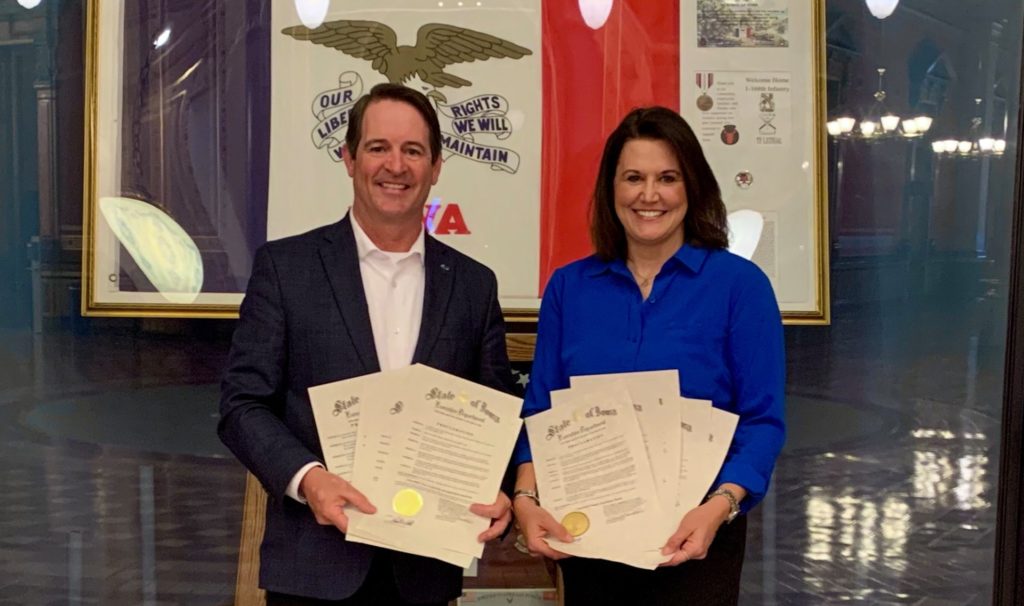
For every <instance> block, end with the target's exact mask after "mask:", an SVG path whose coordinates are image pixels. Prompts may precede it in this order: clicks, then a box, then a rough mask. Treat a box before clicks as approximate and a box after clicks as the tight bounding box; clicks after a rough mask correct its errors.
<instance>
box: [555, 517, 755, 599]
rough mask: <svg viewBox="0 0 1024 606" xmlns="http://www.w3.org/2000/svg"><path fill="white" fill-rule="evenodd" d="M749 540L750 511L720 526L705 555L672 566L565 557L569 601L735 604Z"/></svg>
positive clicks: (564, 573)
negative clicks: (648, 566) (636, 565)
mask: <svg viewBox="0 0 1024 606" xmlns="http://www.w3.org/2000/svg"><path fill="white" fill-rule="evenodd" d="M666 538H667V537H666ZM746 543H747V517H746V516H740V517H738V518H736V520H735V521H733V523H732V524H724V525H722V527H721V528H719V529H718V534H717V535H715V540H714V541H713V542H712V543H711V547H710V548H709V549H708V555H707V557H706V558H704V559H703V560H691V561H689V562H684V563H682V564H680V565H678V566H673V567H671V568H668V567H666V568H658V569H656V570H643V569H641V568H633V567H632V566H626V565H625V564H619V563H617V562H608V561H606V560H593V559H588V558H567V559H565V560H560V561H559V563H558V565H559V567H561V569H562V577H563V580H564V581H565V606H604V605H607V606H620V605H621V606H633V605H637V606H639V605H641V604H642V605H643V606H688V605H689V604H695V605H698V606H735V605H736V604H738V603H739V599H740V573H741V572H742V571H743V552H744V549H745V548H746Z"/></svg>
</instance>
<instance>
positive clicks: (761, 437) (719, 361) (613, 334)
mask: <svg viewBox="0 0 1024 606" xmlns="http://www.w3.org/2000/svg"><path fill="white" fill-rule="evenodd" d="M590 231H591V239H592V240H593V243H594V248H595V250H596V254H594V255H593V256H590V257H587V258H584V259H581V260H579V261H576V262H574V263H570V264H569V265H567V266H565V267H563V268H561V269H559V270H558V271H556V272H555V274H554V275H553V276H552V278H551V281H550V282H549V284H548V286H547V289H546V290H545V292H544V299H543V301H542V303H541V309H540V323H539V326H538V329H537V348H536V353H535V357H534V363H533V371H532V374H531V377H530V385H529V388H528V390H527V394H526V402H525V404H524V408H523V415H524V416H529V415H531V414H533V413H536V412H539V411H542V410H545V409H547V408H549V407H550V406H551V402H550V395H549V394H550V392H551V391H552V390H555V389H563V388H566V387H568V386H569V377H570V376H575V375H590V374H600V373H613V372H628V371H643V370H663V369H673V368H674V369H678V370H679V377H680V389H681V392H682V395H684V396H687V397H691V398H699V399H707V400H711V401H712V402H713V404H714V406H716V407H718V408H721V409H723V410H727V411H730V412H733V413H736V414H737V415H739V423H738V425H737V428H736V433H735V436H734V438H733V442H732V445H731V446H730V449H729V453H728V455H727V457H726V460H725V463H724V465H723V466H722V469H721V471H720V473H719V475H718V478H717V480H716V482H715V484H714V488H715V489H714V490H713V491H712V492H711V493H710V495H709V496H708V498H707V499H706V500H705V501H704V502H703V504H701V505H700V506H698V507H696V508H694V509H693V510H691V511H690V512H689V513H687V514H686V515H685V516H684V517H683V519H682V520H681V521H680V522H679V526H678V530H677V531H676V532H675V533H674V534H673V535H672V536H671V537H665V539H666V542H665V548H664V550H663V553H664V554H665V557H666V560H667V562H666V563H665V564H664V565H662V567H660V568H658V569H657V570H654V571H648V570H642V569H638V568H631V567H629V566H626V565H623V564H618V563H613V562H608V561H604V560H593V559H586V558H568V559H563V558H566V556H565V554H562V553H560V552H557V551H555V550H553V549H552V548H551V547H550V546H549V545H548V544H547V543H546V542H544V541H543V540H542V537H545V536H551V537H553V538H556V539H559V540H561V541H566V542H568V541H571V540H572V537H571V535H569V533H568V532H567V531H566V529H565V528H563V527H562V526H561V525H560V524H559V523H558V522H557V521H555V520H554V518H553V517H552V516H551V515H550V514H549V513H548V512H547V511H546V510H544V509H543V507H542V504H543V495H540V498H539V499H538V498H537V495H536V480H535V475H534V470H533V463H532V462H531V455H530V448H529V444H528V442H527V440H526V439H525V434H524V435H523V436H521V437H520V442H519V443H518V444H517V445H516V450H515V453H514V455H513V463H514V464H516V465H517V477H516V497H515V498H514V503H513V505H514V508H515V513H516V517H517V519H518V521H519V525H520V528H521V529H522V531H523V534H524V537H525V539H526V542H527V547H528V548H529V550H530V552H531V553H532V554H533V555H535V556H547V557H549V558H552V559H558V560H560V562H559V564H560V566H561V568H562V572H563V576H564V581H565V600H566V601H565V603H566V604H567V605H569V606H574V605H582V604H587V605H591V604H691V603H693V604H701V605H702V606H707V605H708V604H735V603H737V602H738V599H739V582H740V570H741V567H742V565H743V550H744V545H745V540H746V518H745V516H744V515H742V514H745V513H746V512H748V511H749V510H750V509H751V508H752V507H754V506H755V505H756V504H757V503H758V502H759V501H760V500H761V499H762V498H763V497H764V494H765V491H766V490H767V487H768V482H769V479H770V477H771V473H772V469H773V468H774V466H775V459H776V458H777V457H778V454H779V451H780V450H781V448H782V444H783V441H784V438H785V426H784V422H783V387H784V383H785V360H784V352H783V336H782V322H781V319H780V316H779V309H778V305H777V304H776V302H775V295H774V293H773V292H772V287H771V285H770V284H769V282H768V278H767V277H765V275H764V273H762V272H761V270H760V269H758V268H757V266H755V265H754V264H753V263H751V262H749V261H747V260H745V259H742V258H740V257H738V256H736V255H733V254H731V253H729V252H728V251H727V250H726V247H727V245H728V236H727V226H726V211H725V205H724V204H723V202H722V196H721V191H720V189H719V187H718V183H717V181H716V180H715V177H714V174H712V172H711V168H710V167H709V166H708V163H707V160H706V159H705V157H704V153H703V151H702V150H701V148H700V143H699V142H698V140H697V137H696V136H695V135H694V133H693V131H692V130H691V129H690V127H689V125H688V124H687V123H686V122H685V121H684V120H683V119H682V118H681V117H680V116H679V115H678V114H677V113H675V112H673V111H671V110H669V109H666V108H663V107H651V108H642V109H636V110H634V111H632V112H631V113H630V114H629V115H628V116H626V118H625V119H624V120H623V121H622V123H621V124H620V125H619V126H618V128H616V129H615V131H614V132H613V133H612V134H611V135H610V136H609V138H608V141H607V143H606V144H605V148H604V153H603V156H602V158H601V166H600V170H599V173H598V177H597V183H596V185H595V188H594V196H593V209H592V222H591V230H590ZM737 514H740V515H739V516H738V517H737ZM733 518H735V520H733Z"/></svg>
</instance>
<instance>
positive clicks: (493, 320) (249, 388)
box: [218, 217, 512, 602]
mask: <svg viewBox="0 0 1024 606" xmlns="http://www.w3.org/2000/svg"><path fill="white" fill-rule="evenodd" d="M424 270H425V284H424V294H423V319H422V322H421V327H420V334H419V339H418V341H417V342H416V349H415V353H414V355H413V362H414V363H416V362H418V363H422V364H426V365H429V366H432V367H434V368H437V369H440V370H443V371H446V372H449V373H451V374H454V375H458V376H460V377H463V378H466V379H469V380H472V381H476V382H478V383H482V384H484V385H488V386H491V387H494V388H496V389H500V390H502V391H507V392H508V391H511V385H510V383H511V376H512V375H511V372H510V369H509V362H508V354H507V352H506V348H505V326H504V322H503V319H502V315H501V308H500V306H499V304H498V292H497V281H496V279H495V277H494V273H493V272H492V271H491V270H490V269H488V268H486V267H484V266H483V265H481V264H480V263H478V262H476V261H474V260H472V259H470V258H469V257H467V256H465V255H463V254H461V253H459V252H458V251H456V250H454V249H453V248H451V247H449V246H446V245H444V244H442V243H440V242H438V241H437V240H435V239H434V238H432V237H430V236H429V235H428V236H427V237H426V242H425V252H424ZM379 370H380V365H379V364H378V361H377V353H376V348H375V347H374V342H373V330H372V328H371V326H370V317H369V312H368V310H367V304H366V296H365V294H364V292H363V283H362V278H361V276H360V273H359V259H358V255H357V252H356V244H355V238H354V235H353V233H352V224H351V223H350V219H349V218H348V217H346V218H344V219H342V220H341V221H340V222H338V223H335V224H333V225H328V226H325V227H321V228H319V229H315V230H313V231H311V232H308V233H305V234H302V235H299V236H294V237H290V238H285V239H282V240H277V241H274V242H269V243H267V244H265V245H264V246H262V247H261V248H260V249H259V250H258V251H257V252H256V257H255V260H254V261H253V269H252V277H251V278H250V280H249V286H248V289H247V291H246V295H245V299H244V301H243V302H242V306H241V309H240V317H239V322H238V326H237V328H236V329H235V334H234V338H233V340H232V345H231V353H230V354H229V357H228V367H227V371H226V372H225V375H224V380H223V384H222V390H221V402H220V414H221V419H220V423H219V425H218V433H219V435H220V437H221V440H223V442H224V443H225V444H226V445H227V446H228V448H230V449H231V451H232V452H233V453H234V454H235V456H237V457H238V459H239V460H240V461H241V462H242V463H243V464H244V465H245V466H246V467H247V468H248V469H249V470H250V471H252V473H253V474H254V475H255V476H256V477H257V478H258V479H259V481H260V482H261V483H262V484H263V487H264V488H265V489H266V491H267V494H268V500H267V513H266V530H265V531H264V535H263V544H262V546H261V549H260V558H261V560H260V586H261V587H263V588H264V589H267V590H271V591H276V592H281V593H288V594H293V595H301V596H308V597H314V598H319V599H328V600H338V599H344V598H346V597H348V596H350V595H352V594H353V593H355V591H356V590H357V589H358V588H359V587H360V586H361V585H362V583H363V581H364V580H365V578H366V574H367V572H368V571H369V568H370V562H371V560H372V558H373V557H374V554H376V553H379V552H380V551H381V550H379V549H378V548H375V547H370V546H368V545H363V544H360V543H351V542H347V541H345V540H344V535H343V534H342V533H341V532H340V531H339V530H338V529H337V528H335V527H334V526H321V525H320V524H318V523H317V522H316V519H315V518H314V517H313V514H312V511H310V509H309V507H308V506H306V505H303V504H301V503H299V502H297V501H295V500H293V499H291V498H290V497H287V496H286V495H285V490H286V488H287V486H288V483H289V482H290V481H291V479H292V477H293V476H294V475H295V473H296V472H297V471H298V470H299V469H300V468H301V467H302V466H303V465H305V464H307V463H309V462H311V461H314V460H317V461H323V453H322V451H321V449H320V444H319V439H318V437H317V432H316V425H315V422H314V420H313V414H312V410H311V408H310V404H309V396H308V394H307V392H306V390H307V388H309V387H310V386H313V385H319V384H322V383H327V382H330V381H338V380H341V379H348V378H351V377H356V376H360V375H365V374H368V373H372V372H377V371H379ZM356 488H359V487H358V486H356ZM377 505H378V506H379V505H380V504H379V503H377ZM392 560H393V565H394V572H395V579H396V583H397V585H398V589H399V592H400V593H401V595H402V596H403V598H405V599H407V600H409V601H434V602H437V601H442V600H448V599H452V598H454V597H456V596H458V594H459V592H460V590H461V587H462V570H461V569H459V568H457V567H455V566H452V565H450V564H445V563H443V562H441V561H439V560H434V559H431V558H423V557H418V556H413V555H409V554H404V553H394V554H393V556H392Z"/></svg>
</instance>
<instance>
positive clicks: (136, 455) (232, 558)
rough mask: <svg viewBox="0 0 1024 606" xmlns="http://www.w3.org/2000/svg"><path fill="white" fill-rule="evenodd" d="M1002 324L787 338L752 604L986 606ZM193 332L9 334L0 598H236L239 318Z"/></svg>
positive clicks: (903, 317) (992, 316)
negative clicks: (230, 366)
mask: <svg viewBox="0 0 1024 606" xmlns="http://www.w3.org/2000/svg"><path fill="white" fill-rule="evenodd" d="M1002 310H1003V308H1002V307H1000V306H999V304H997V303H995V302H981V303H978V304H976V305H975V306H974V307H972V309H971V311H970V312H969V313H968V312H965V311H964V310H936V311H929V310H920V309H910V308H908V309H904V310H899V309H896V310H894V309H886V310H885V313H884V314H882V313H880V310H874V309H857V310H837V311H836V313H835V318H834V324H833V326H831V327H828V328H821V327H803V328H788V329H787V339H788V348H789V360H790V362H789V392H790V396H789V414H788V417H789V426H790V437H789V441H788V444H787V448H786V452H785V454H784V456H783V458H782V459H781V460H780V463H779V467H778V472H777V475H776V479H775V483H774V486H775V488H774V489H773V491H772V493H771V494H770V495H769V497H768V498H767V499H766V500H765V502H764V504H763V506H762V507H760V508H759V509H758V510H756V512H755V513H754V514H753V515H752V518H751V526H750V529H751V535H750V540H749V541H748V553H747V565H746V568H745V571H744V585H743V590H744V593H743V596H744V597H743V603H744V604H823V603H839V602H847V601H860V602H863V603H870V604H889V603H893V604H925V603H926V604H984V603H988V601H989V599H990V593H991V583H992V580H991V576H992V573H991V571H992V564H993V546H994V525H995V521H994V520H995V512H994V509H995V486H994V483H995V477H996V469H997V464H998V461H997V456H998V436H999V409H1000V405H1001V385H1002V352H1003V339H1004V334H1005V333H1004V330H1003V329H1002V327H1001V326H1000V325H999V322H1000V319H1001V318H1002V316H1003V314H1004V313H1005V312H1003V311H1002ZM211 327H212V329H211ZM192 328H193V329H194V330H191V331H190V332H192V333H194V334H191V335H189V336H188V337H183V336H180V335H179V336H169V335H166V334H162V333H161V332H160V331H152V330H150V331H141V330H133V331H130V332H125V331H121V332H120V333H112V332H110V331H106V332H101V331H99V330H96V327H95V325H94V330H93V331H92V333H91V334H79V335H72V334H70V333H69V332H67V331H52V332H50V333H47V334H44V335H41V336H33V335H31V334H27V333H17V332H16V333H6V334H2V335H0V458H2V460H3V462H4V463H3V465H2V467H0V511H2V512H3V515H2V518H0V529H2V530H0V604H19V605H35V604H103V605H115V604H145V605H158V604H195V605H222V604H229V603H230V602H231V598H232V595H233V591H234V579H235V565H236V557H237V553H238V540H239V521H240V515H241V504H242V491H243V488H244V476H243V473H242V470H241V467H240V466H239V465H238V464H237V463H236V462H235V461H234V460H233V459H232V458H230V456H229V455H228V454H227V453H226V451H225V450H224V449H223V447H221V446H220V444H219V443H218V442H217V440H216V437H215V435H214V433H213V431H214V429H213V428H214V425H215V423H216V395H217V387H216V381H217V378H218V374H219V372H220V368H221V366H222V364H223V360H224V355H225V352H226V348H227V334H228V328H229V326H227V325H221V324H213V323H207V324H203V325H201V326H198V327H195V326H193V327H192Z"/></svg>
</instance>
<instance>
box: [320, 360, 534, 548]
mask: <svg viewBox="0 0 1024 606" xmlns="http://www.w3.org/2000/svg"><path fill="white" fill-rule="evenodd" d="M309 393H310V401H311V403H312V406H313V414H314V417H315V418H316V423H317V430H318V432H319V435H320V443H321V447H322V448H323V453H324V460H325V462H326V464H327V467H328V470H329V471H331V472H333V473H337V474H338V475H340V476H342V477H344V478H345V479H347V480H348V481H350V482H351V483H352V485H353V486H355V487H356V488H358V489H359V490H360V491H361V492H362V493H363V494H364V495H366V497H367V498H368V499H369V501H370V502H371V503H373V504H374V505H375V506H376V507H377V512H376V513H374V514H366V513H363V512H360V511H358V510H356V509H355V508H349V507H346V509H345V513H346V514H347V515H348V517H349V525H348V533H347V534H346V539H347V540H349V541H355V542H359V543H366V544H370V545H375V546H378V547H385V548H388V549H393V550H396V551H404V552H407V553H413V554H416V555H422V556H427V557H433V558H437V559H440V560H444V561H446V562H449V563H452V564H455V565H457V566H461V567H467V566H469V564H470V563H471V562H472V560H473V558H474V557H480V556H481V555H482V553H483V544H481V543H480V542H479V541H478V540H477V536H478V535H479V534H480V533H481V532H483V531H484V530H486V529H487V528H488V526H489V525H490V520H489V519H487V518H484V517H481V516H478V515H475V514H473V513H470V511H469V506H470V504H472V503H490V502H492V501H493V500H494V498H495V495H496V494H498V490H499V486H500V484H501V478H502V476H503V474H504V472H505V468H506V466H507V464H508V460H509V456H510V454H511V452H512V447H513V445H514V443H515V440H516V437H517V435H518V434H519V430H520V427H521V425H522V421H521V420H520V418H519V412H520V408H521V407H522V400H521V399H519V398H516V397H514V396H510V395H508V394H505V393H502V392H499V391H496V390H493V389H491V388H488V387H484V386H482V385H478V384H476V383H473V382H470V381H466V380H464V379H461V378H459V377H455V376H453V375H449V374H447V373H443V372H441V371H438V370H434V369H432V368H429V367H427V366H422V365H413V366H410V367H407V368H403V369H400V370H395V371H388V372H381V373H376V374H373V375H366V376H362V377H358V378H355V379H349V380H346V381H338V382H336V383H330V384H327V385H320V386H316V387H312V388H310V390H309Z"/></svg>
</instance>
